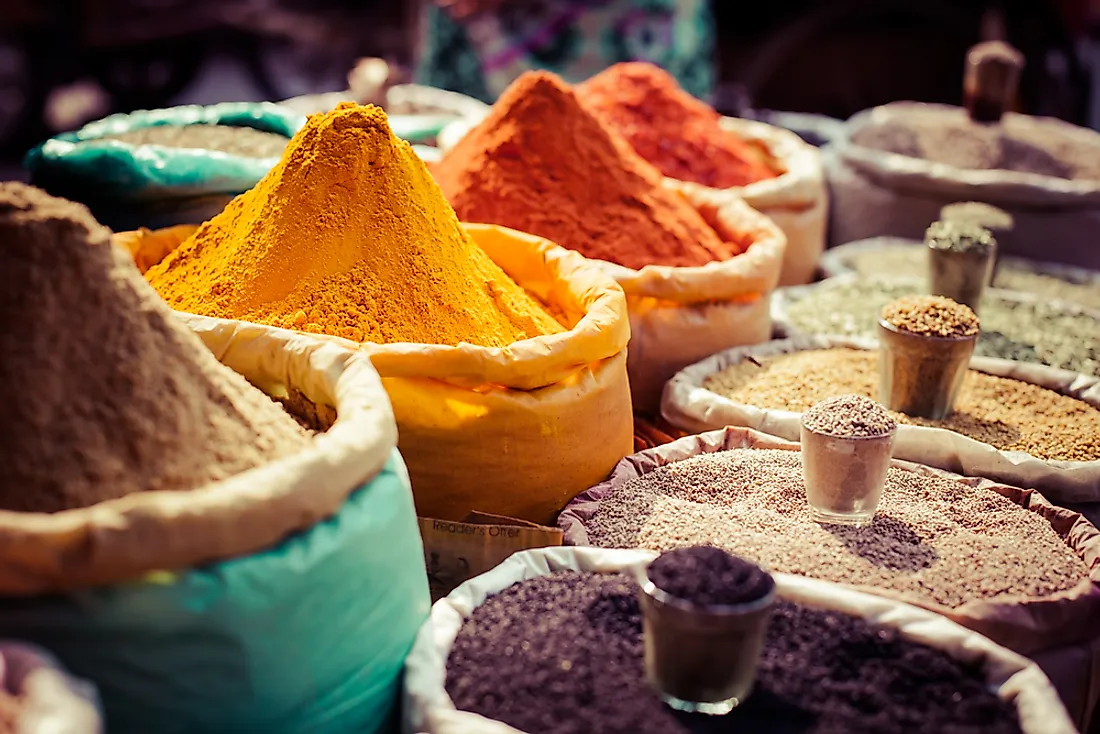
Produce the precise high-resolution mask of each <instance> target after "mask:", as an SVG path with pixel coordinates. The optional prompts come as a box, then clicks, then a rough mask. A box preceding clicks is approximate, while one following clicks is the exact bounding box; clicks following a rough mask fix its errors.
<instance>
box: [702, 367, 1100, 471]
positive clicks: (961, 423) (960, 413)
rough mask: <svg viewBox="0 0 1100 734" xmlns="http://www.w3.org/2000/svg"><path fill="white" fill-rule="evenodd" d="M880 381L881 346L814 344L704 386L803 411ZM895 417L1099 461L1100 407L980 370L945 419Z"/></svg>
mask: <svg viewBox="0 0 1100 734" xmlns="http://www.w3.org/2000/svg"><path fill="white" fill-rule="evenodd" d="M878 380H879V377H878V356H877V353H876V352H873V351H865V350H860V349H810V350H806V351H802V352H792V353H790V354H782V355H777V356H775V357H772V358H769V359H766V360H761V362H760V364H759V365H757V364H753V363H752V362H748V361H745V362H741V363H739V364H735V365H731V366H730V367H728V368H726V369H725V370H723V371H721V372H719V373H717V374H714V375H711V376H710V377H708V378H707V379H706V381H705V382H704V383H703V386H704V387H705V388H706V389H707V390H710V391H712V392H715V393H718V394H719V395H722V396H723V397H726V398H728V399H729V400H732V401H734V402H738V403H745V404H748V405H753V406H756V407H758V408H765V409H769V410H791V411H796V412H800V411H805V410H808V409H809V408H810V407H811V406H813V405H814V404H816V403H817V402H819V401H821V400H825V399H827V398H830V397H834V396H836V395H843V394H847V393H852V394H856V395H863V396H865V397H869V398H870V397H874V396H877V395H878ZM891 415H893V416H894V418H895V419H896V420H897V421H898V422H899V423H911V424H914V425H918V426H931V427H934V428H946V429H948V430H952V431H955V432H957V433H961V434H963V435H964V436H969V437H970V438H973V439H975V440H978V441H983V442H985V443H987V444H990V445H991V446H993V447H994V448H996V449H1000V450H1001V451H1023V452H1025V453H1028V454H1031V455H1032V456H1035V457H1037V458H1040V459H1049V460H1058V461H1097V460H1100V441H1098V440H1097V436H1100V410H1097V409H1096V408H1094V407H1092V406H1091V405H1089V404H1088V403H1086V402H1084V401H1081V400H1076V399H1075V398H1071V397H1068V396H1066V395H1060V394H1058V393H1056V392H1054V391H1053V390H1048V389H1046V388H1044V387H1039V386H1038V385H1032V384H1031V383H1028V382H1021V381H1020V380H1013V379H1010V378H1007V377H996V376H994V375H987V374H985V373H982V372H977V371H975V370H970V371H969V372H968V373H967V375H966V379H965V380H964V381H963V386H962V389H961V390H960V391H959V395H958V398H957V399H956V400H955V409H954V411H953V412H952V413H951V414H950V415H948V416H947V417H946V418H944V419H943V420H929V419H925V418H915V417H912V416H907V415H904V414H901V413H892V414H891Z"/></svg>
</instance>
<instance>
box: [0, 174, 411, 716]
mask: <svg viewBox="0 0 1100 734" xmlns="http://www.w3.org/2000/svg"><path fill="white" fill-rule="evenodd" d="M0 237H2V239H3V241H4V243H5V244H4V247H3V248H2V249H0V261H2V262H0V280H2V287H0V318H2V319H3V321H4V323H5V324H7V325H8V326H7V327H6V328H5V329H4V330H3V332H2V333H0V350H2V351H3V352H4V354H5V355H6V357H5V359H4V360H3V361H2V366H0V378H2V379H0V390H3V392H4V403H5V405H6V407H7V411H8V412H7V419H6V420H5V421H4V423H3V426H2V427H0V453H2V456H0V465H2V466H3V467H4V469H3V477H4V481H3V482H2V483H0V486H2V489H3V491H2V492H0V539H2V541H0V546H2V548H4V549H5V550H4V551H3V552H2V557H3V563H0V594H2V595H3V598H2V599H0V636H4V637H11V638H14V639H19V640H26V641H28V642H31V643H35V644H41V645H43V646H46V647H48V648H49V649H50V650H51V652H53V653H54V654H56V655H57V657H58V659H59V660H61V662H62V663H63V664H64V665H65V667H66V668H67V669H68V670H70V671H72V672H73V673H74V674H75V675H78V676H80V677H82V678H86V679H87V680H90V681H92V682H94V683H95V685H96V686H97V688H98V690H99V692H100V695H101V697H102V700H103V706H104V711H105V717H106V719H107V720H108V721H109V722H110V726H111V731H113V732H122V733H124V734H125V733H127V732H134V733H137V732H142V733H143V734H144V733H145V732H148V731H150V727H153V728H155V730H156V731H158V732H166V733H169V732H178V733H179V734H184V733H186V734H201V733H202V732H224V731H231V730H232V731H259V730H263V731H267V732H273V733H274V732H300V731H303V730H305V729H309V730H310V731H317V732H337V731H339V732H344V731H348V730H349V729H355V730H357V731H378V730H380V729H381V728H382V727H383V726H384V725H385V721H386V720H387V718H388V717H389V716H391V715H392V714H393V704H394V693H395V691H396V685H397V675H398V673H399V669H400V666H401V661H402V659H403V657H404V655H405V652H406V650H407V648H408V645H409V644H410V643H411V640H412V635H413V634H414V632H415V630H416V628H417V626H418V625H419V622H420V620H421V619H423V618H424V616H425V615H426V613H427V611H428V604H429V597H428V585H427V579H426V576H425V573H424V568H423V562H422V553H423V550H422V546H421V542H420V537H419V534H418V532H417V525H416V518H415V514H414V509H413V501H412V493H411V491H410V488H409V482H408V476H407V474H406V472H405V469H404V466H403V464H402V462H401V457H400V455H399V454H398V453H397V451H396V449H395V444H396V440H397V429H396V426H395V425H394V419H393V412H392V410H391V408H390V405H389V401H388V399H387V397H386V394H385V391H384V389H383V387H382V384H381V380H380V379H379V377H378V375H377V373H376V372H375V371H374V369H373V368H372V367H371V365H370V361H369V360H368V359H366V358H365V357H364V356H362V355H359V354H357V353H356V352H354V351H351V350H347V349H342V348H340V347H339V346H337V345H333V344H324V343H320V342H317V341H316V340H310V339H306V338H304V337H302V336H300V335H295V334H293V333H291V332H284V331H280V330H277V329H272V328H269V327H262V326H257V325H249V324H241V323H232V322H214V321H210V320H205V319H200V318H198V317H190V318H191V322H192V323H191V327H190V328H189V327H188V325H187V324H186V323H184V321H183V320H181V319H180V318H179V317H178V315H177V314H174V313H173V312H172V311H171V309H169V308H168V306H167V305H166V304H164V302H163V301H162V300H161V299H160V298H159V297H158V296H157V295H156V293H155V292H154V291H153V290H152V288H150V287H149V286H148V284H146V283H145V281H144V280H143V279H142V277H141V275H140V273H139V272H138V270H137V269H136V268H135V267H134V265H133V263H132V262H131V260H130V258H129V256H128V255H127V254H126V253H125V252H124V251H123V250H121V249H120V248H116V247H113V246H112V245H111V243H110V234H109V232H108V231H107V229H106V228H104V227H102V226H100V225H99V224H98V223H96V222H95V221H94V220H93V219H92V217H91V216H90V214H89V213H88V210H87V209H85V208H84V207H82V206H79V205H77V204H74V203H72V202H67V201H64V200H60V199H55V198H52V197H49V196H47V195H46V194H44V193H43V192H41V191H39V190H37V189H34V188H31V187H28V186H24V185H22V184H17V183H7V184H3V185H2V186H0ZM74 314H79V319H75V320H74V318H73V315H74ZM265 393H266V394H265ZM273 398H276V399H278V400H280V401H281V402H283V403H284V404H285V405H287V406H288V409H289V411H290V412H289V413H288V409H284V407H282V406H281V405H279V403H277V402H276V401H275V400H273ZM296 419H297V420H296ZM306 426H308V427H309V428H307V427H306ZM365 548H366V549H369V550H368V551H364V549H365ZM288 660H293V661H295V663H294V665H293V666H288V665H287V664H286V661H288Z"/></svg>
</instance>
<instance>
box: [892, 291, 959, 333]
mask: <svg viewBox="0 0 1100 734" xmlns="http://www.w3.org/2000/svg"><path fill="white" fill-rule="evenodd" d="M882 320H883V321H885V322H886V323H888V324H890V325H891V326H893V327H894V328H895V329H898V330H899V331H907V332H909V333H910V334H919V335H921V336H933V337H938V338H943V339H956V338H960V337H964V336H974V335H975V334H977V333H978V331H979V329H978V317H977V315H975V313H974V312H973V311H972V310H970V307H969V306H965V305H963V304H961V303H956V302H955V301H952V300H951V299H950V298H944V297H943V296H905V297H904V298H899V299H897V300H896V301H892V302H890V303H888V304H886V307H885V308H883V309H882Z"/></svg>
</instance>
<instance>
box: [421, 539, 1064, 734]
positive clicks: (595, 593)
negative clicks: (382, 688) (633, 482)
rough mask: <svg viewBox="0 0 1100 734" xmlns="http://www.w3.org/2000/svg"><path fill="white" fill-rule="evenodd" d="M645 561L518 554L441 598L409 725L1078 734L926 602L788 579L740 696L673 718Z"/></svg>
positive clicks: (571, 552) (983, 642) (1042, 695)
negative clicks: (646, 619)
mask: <svg viewBox="0 0 1100 734" xmlns="http://www.w3.org/2000/svg"><path fill="white" fill-rule="evenodd" d="M655 555H656V554H654V553H651V552H646V551H632V550H608V549H597V548H557V549H544V550H532V551H527V552H524V553H518V554H516V555H515V556H513V557H511V558H510V559H508V560H507V561H506V562H504V563H503V564H501V565H500V566H499V567H497V568H495V569H493V570H492V571H491V572H489V573H486V574H484V575H482V576H479V577H477V578H475V579H473V580H472V581H469V582H467V583H466V584H464V585H463V586H461V587H459V588H458V589H456V590H455V591H454V592H453V593H452V594H451V595H450V596H449V597H447V598H446V599H444V600H441V601H439V602H437V603H436V604H435V606H434V607H433V608H432V615H431V619H430V620H429V621H428V622H426V623H425V624H424V626H423V628H422V629H421V631H420V634H419V635H418V636H417V640H416V644H415V645H414V646H413V649H412V652H411V653H410V654H409V657H408V660H407V661H406V672H405V698H406V700H405V707H404V711H405V717H404V724H405V725H404V731H406V732H410V733H411V732H428V733H429V734H516V732H524V731H525V732H530V733H532V734H533V733H534V732H551V733H556V732H567V731H599V732H607V733H608V734H612V733H614V732H623V733H624V734H625V733H626V732H631V733H632V734H633V733H642V732H692V731H708V732H723V731H730V732H773V731H777V730H781V731H808V732H812V731H861V730H867V731H897V730H905V731H914V732H921V731H928V732H942V731H957V732H971V731H972V732H1000V731H1004V732H1025V733H1026V734H1039V733H1041V732H1042V733H1049V734H1069V733H1070V732H1073V731H1074V728H1073V725H1072V724H1071V723H1070V720H1069V718H1068V717H1067V715H1066V711H1065V709H1064V708H1063V707H1062V704H1061V703H1060V702H1059V701H1058V697H1057V695H1056V694H1055V693H1054V691H1053V690H1052V688H1051V684H1050V682H1049V681H1048V680H1047V679H1046V677H1045V676H1044V675H1043V673H1042V671H1041V670H1039V668H1038V667H1037V666H1036V665H1035V664H1034V663H1032V662H1030V661H1028V660H1026V659H1025V658H1023V657H1020V656H1019V655H1017V654H1014V653H1012V652H1010V651H1008V650H1006V649H1005V648H1003V647H1000V646H998V645H996V644H994V643H993V642H991V641H990V640H988V639H986V638H984V637H982V636H981V635H979V634H977V633H975V632H972V631H970V630H966V629H964V628H962V627H960V626H959V625H957V624H955V623H953V622H951V621H949V620H948V619H946V618H944V617H941V616H938V615H936V614H933V613H931V612H928V611H925V610H923V609H919V608H916V607H913V606H910V605H907V604H904V603H901V602H898V601H895V600H890V599H885V598H882V597H875V596H871V595H868V594H864V593H861V592H858V591H855V590H852V589H849V588H844V587H841V586H840V585H837V584H831V583H827V582H824V581H819V580H813V579H807V578H801V577H797V576H792V575H787V574H782V573H775V574H773V578H774V581H775V586H776V591H777V593H778V597H779V598H778V600H777V601H776V602H775V603H774V608H773V611H772V615H771V619H770V621H769V623H768V626H767V631H766V634H765V638H764V643H763V648H762V651H761V654H760V658H759V663H758V666H757V670H756V682H755V685H754V688H753V690H752V693H751V694H750V695H749V697H748V699H747V701H743V702H742V703H741V704H740V705H739V706H738V707H737V708H735V709H734V710H733V711H732V712H731V713H728V714H726V715H724V716H707V715H704V714H685V713H678V712H675V711H673V710H672V709H671V708H668V707H666V706H664V705H663V704H662V703H661V699H660V698H659V697H658V694H657V692H656V691H654V690H653V689H652V688H650V686H649V683H648V682H647V680H646V677H645V675H644V672H643V671H644V669H645V666H644V664H643V659H644V657H645V653H644V651H643V647H644V645H643V635H644V633H643V624H642V615H643V612H642V610H641V608H640V606H639V600H638V591H637V582H636V581H635V573H636V569H638V568H639V567H642V566H644V565H645V564H647V563H649V562H650V561H651V560H652V559H653V558H654V556H655ZM685 582H686V581H685Z"/></svg>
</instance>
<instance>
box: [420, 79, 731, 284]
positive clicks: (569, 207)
mask: <svg viewBox="0 0 1100 734" xmlns="http://www.w3.org/2000/svg"><path fill="white" fill-rule="evenodd" d="M432 173H433V174H434V175H435V177H436V180H437V181H438V182H439V185H440V187H441V188H442V189H443V193H444V194H446V195H447V198H448V199H449V200H450V202H451V206H453V207H454V209H455V211H456V212H457V213H458V216H459V219H461V220H462V221H464V222H480V223H487V224H499V225H503V226H505V227H511V228H513V229H518V230H520V231H523V232H530V233H532V234H536V235H539V236H541V237H546V238H547V239H550V240H552V241H554V242H557V243H558V244H560V245H562V246H564V247H568V248H571V249H573V250H577V251H578V252H580V253H581V254H582V255H584V256H585V257H589V258H594V259H598V260H607V261H610V262H614V263H618V264H620V265H625V266H626V267H628V268H635V269H638V268H641V267H643V266H645V265H650V264H659V265H675V266H693V265H703V264H705V263H708V262H711V261H713V260H726V259H729V258H730V257H733V256H734V255H737V254H739V253H740V252H742V250H743V249H744V247H742V245H741V244H740V243H737V242H723V241H722V239H721V238H720V237H719V236H718V234H717V233H716V232H715V231H714V230H713V229H712V228H711V227H710V226H709V225H708V224H707V222H706V221H705V220H704V219H703V217H702V216H701V215H700V214H699V213H698V212H697V211H696V210H695V209H694V208H693V207H692V206H691V205H690V204H689V203H688V202H687V201H686V200H685V199H684V198H683V197H681V196H680V195H679V194H677V193H674V192H671V191H669V190H667V189H664V188H662V186H661V180H662V177H661V174H660V172H659V171H658V170H657V169H656V168H654V167H653V166H651V165H649V164H648V163H646V162H645V161H644V160H642V159H641V158H640V157H639V156H638V155H637V154H636V153H635V152H634V151H633V150H631V148H630V146H629V145H628V144H627V143H626V141H625V140H623V139H622V138H621V137H619V135H617V134H616V133H614V132H613V131H611V130H609V129H608V128H606V127H604V126H603V125H602V124H601V123H600V122H599V121H598V120H597V119H596V118H595V117H593V116H592V115H591V114H589V113H588V112H586V111H585V110H584V109H583V108H582V107H581V104H580V102H579V101H578V100H577V96H576V94H574V92H573V90H572V89H570V88H569V87H568V86H567V85H566V83H565V82H563V81H562V80H561V79H559V78H558V77H557V76H555V75H554V74H550V73H548V72H528V73H527V74H524V75H523V76H521V77H520V78H519V79H517V80H516V81H515V82H514V83H513V84H512V85H511V86H510V87H509V88H508V89H507V90H505V92H504V94H503V95H501V97H500V99H499V100H498V101H497V103H496V104H495V105H494V106H493V109H492V110H491V111H490V113H489V115H488V117H486V118H485V120H483V121H482V123H481V124H480V125H478V126H477V127H476V128H474V129H473V130H471V131H470V132H469V133H468V134H467V135H466V136H465V137H464V138H463V139H462V140H461V141H460V142H459V143H458V145H456V146H455V147H454V148H452V149H451V150H450V151H449V152H448V154H447V155H446V156H445V157H444V159H443V160H442V161H440V162H439V164H438V165H436V166H434V167H433V169H432Z"/></svg>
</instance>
